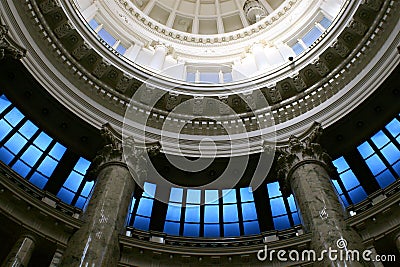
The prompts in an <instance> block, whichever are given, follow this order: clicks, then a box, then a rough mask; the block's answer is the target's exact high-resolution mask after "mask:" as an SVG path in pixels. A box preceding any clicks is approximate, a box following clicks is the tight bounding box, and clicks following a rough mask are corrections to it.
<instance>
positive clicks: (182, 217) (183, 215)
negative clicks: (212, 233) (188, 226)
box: [179, 189, 187, 236]
mask: <svg viewBox="0 0 400 267" xmlns="http://www.w3.org/2000/svg"><path fill="white" fill-rule="evenodd" d="M186 198H187V189H185V190H183V194H182V206H181V219H180V222H179V235H181V236H183V228H184V227H185V215H186V214H185V213H186Z"/></svg>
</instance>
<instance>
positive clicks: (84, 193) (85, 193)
mask: <svg viewBox="0 0 400 267" xmlns="http://www.w3.org/2000/svg"><path fill="white" fill-rule="evenodd" d="M93 186H94V181H91V182H86V183H85V186H84V187H83V189H82V192H81V195H82V196H84V197H88V196H89V194H90V192H91V191H92V188H93Z"/></svg>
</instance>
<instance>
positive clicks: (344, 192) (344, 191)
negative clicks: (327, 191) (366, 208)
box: [332, 177, 353, 205]
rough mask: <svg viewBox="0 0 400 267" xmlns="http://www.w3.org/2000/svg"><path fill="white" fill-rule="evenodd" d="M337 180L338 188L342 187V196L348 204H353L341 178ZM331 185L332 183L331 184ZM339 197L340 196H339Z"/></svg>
mask: <svg viewBox="0 0 400 267" xmlns="http://www.w3.org/2000/svg"><path fill="white" fill-rule="evenodd" d="M337 182H338V184H339V187H340V189H342V195H344V197H345V198H346V200H347V202H348V203H349V205H351V204H353V201H352V200H351V198H350V195H349V193H348V192H347V189H346V187H345V186H344V184H343V181H342V178H340V177H339V178H338V179H337ZM332 186H333V185H332ZM339 195H340V194H339ZM339 197H340V196H339Z"/></svg>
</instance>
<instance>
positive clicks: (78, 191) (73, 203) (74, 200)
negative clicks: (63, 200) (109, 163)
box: [71, 178, 87, 206]
mask: <svg viewBox="0 0 400 267" xmlns="http://www.w3.org/2000/svg"><path fill="white" fill-rule="evenodd" d="M86 182H87V181H86V178H83V179H82V182H81V184H80V185H79V187H78V190H76V193H75V196H74V197H73V198H72V201H71V205H74V206H75V204H76V202H77V201H78V199H79V197H80V196H81V193H82V190H83V188H84V187H85V185H86Z"/></svg>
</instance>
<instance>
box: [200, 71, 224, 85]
mask: <svg viewBox="0 0 400 267" xmlns="http://www.w3.org/2000/svg"><path fill="white" fill-rule="evenodd" d="M200 82H204V83H219V75H218V73H217V72H201V73H200Z"/></svg>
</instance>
